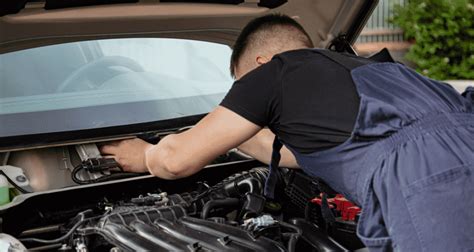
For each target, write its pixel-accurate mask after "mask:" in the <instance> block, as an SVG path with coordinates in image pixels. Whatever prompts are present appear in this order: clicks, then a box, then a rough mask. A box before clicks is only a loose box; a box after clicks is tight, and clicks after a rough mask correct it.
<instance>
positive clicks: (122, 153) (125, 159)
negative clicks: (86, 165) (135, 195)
mask: <svg viewBox="0 0 474 252" xmlns="http://www.w3.org/2000/svg"><path fill="white" fill-rule="evenodd" d="M260 129H261V127H260V126H257V125H256V124H254V123H252V122H250V121H248V120H247V119H245V118H243V117H241V116H239V115H238V114H236V113H234V112H232V111H231V110H229V109H227V108H225V107H222V106H219V107H217V108H216V109H215V110H214V111H213V112H211V113H209V114H208V115H207V116H206V117H204V118H203V119H202V120H201V121H200V122H199V123H198V124H197V125H196V126H194V127H193V128H191V129H189V130H187V131H185V132H183V133H180V134H175V135H169V136H167V137H165V138H163V139H162V140H161V141H160V142H159V143H158V144H157V145H151V144H148V143H146V142H144V141H142V140H140V139H132V140H125V141H121V142H116V143H113V144H109V145H104V146H102V147H101V152H102V153H103V154H105V155H110V156H112V157H114V158H115V159H116V160H117V162H118V163H119V164H120V165H121V166H122V168H123V169H124V170H125V171H131V172H146V171H149V172H150V173H152V174H154V175H155V176H158V177H161V178H165V179H177V178H181V177H186V176H189V175H192V174H194V173H196V172H198V171H199V170H201V169H202V168H203V167H204V166H205V165H207V164H209V163H210V162H211V161H212V160H214V159H215V158H216V157H217V156H219V155H221V154H224V153H225V152H227V151H228V150H229V149H232V148H234V147H236V146H239V145H240V144H242V143H243V142H245V141H246V140H248V139H249V138H250V137H252V136H253V135H255V134H256V133H257V132H258V131H259V130H260Z"/></svg>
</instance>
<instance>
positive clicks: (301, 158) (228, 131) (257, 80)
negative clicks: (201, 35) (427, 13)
mask: <svg viewBox="0 0 474 252" xmlns="http://www.w3.org/2000/svg"><path fill="white" fill-rule="evenodd" d="M313 47H314V46H313V44H312V42H311V39H310V38H309V36H308V34H307V33H306V32H305V31H304V29H303V28H302V27H301V26H300V25H299V24H298V23H297V22H296V21H295V20H293V19H292V18H290V17H288V16H284V15H277V14H272V15H267V16H263V17H260V18H257V19H254V20H253V21H251V22H250V23H249V24H248V25H247V26H246V27H245V28H244V29H243V31H242V33H241V34H240V36H239V37H238V39H237V41H236V43H235V45H234V51H233V54H232V58H231V72H232V75H233V76H234V77H235V78H236V82H235V83H234V84H233V86H232V88H231V90H230V91H229V93H228V94H227V95H226V97H225V98H224V100H223V101H222V103H221V104H220V106H218V107H217V108H216V109H215V110H214V111H212V112H211V113H209V114H208V115H207V116H206V117H204V118H203V119H202V120H201V121H200V122H199V123H198V124H197V125H196V126H195V127H193V128H192V129H190V130H188V131H185V132H183V133H180V134H174V135H169V136H167V137H165V138H163V139H162V140H161V141H160V142H159V143H158V144H157V145H151V144H149V143H146V142H144V141H142V140H140V139H132V140H124V141H120V142H115V143H111V144H108V145H105V146H102V147H101V151H102V153H103V154H105V155H109V156H112V157H114V158H115V159H116V161H117V162H118V163H119V164H120V165H121V166H122V168H123V169H124V170H125V171H130V172H146V171H149V172H150V173H152V174H154V175H156V176H158V177H161V178H164V179H177V178H182V177H186V176H189V175H192V174H194V173H196V172H198V171H199V170H201V169H202V168H203V167H204V166H205V165H207V164H208V163H210V162H211V161H212V160H214V159H215V158H216V157H217V156H219V155H220V154H223V153H226V152H227V151H228V150H229V149H232V148H234V147H236V146H239V149H240V150H241V151H243V152H245V153H247V154H249V155H251V156H253V157H254V158H256V159H258V160H260V161H262V162H265V163H273V165H271V166H270V175H269V178H268V180H267V184H266V188H265V194H266V196H267V197H269V198H273V189H274V185H275V170H274V169H276V166H278V165H277V164H278V159H279V155H278V153H281V160H279V164H280V166H282V167H291V168H299V167H301V169H302V170H303V171H304V172H305V173H307V174H309V175H311V176H313V177H315V178H320V179H322V180H324V181H325V182H326V183H327V184H328V185H329V186H331V187H332V188H333V189H335V190H336V191H338V192H339V193H342V194H343V195H345V196H346V197H347V198H348V199H349V200H351V201H354V202H355V203H356V204H357V205H359V206H361V207H362V214H361V216H360V219H359V222H358V227H357V235H358V236H359V238H360V239H361V240H362V242H363V243H364V244H365V245H366V246H367V247H368V248H369V249H370V250H371V251H379V250H380V251H390V250H400V251H421V250H424V251H466V250H471V249H474V238H473V237H474V214H473V213H474V210H473V209H474V196H473V195H474V101H473V99H474V89H473V88H472V87H470V88H468V89H467V90H466V92H465V93H464V94H463V95H460V94H459V93H457V92H456V91H455V90H454V89H453V88H451V87H450V86H448V85H446V84H443V83H440V82H437V81H434V80H431V79H428V78H426V77H424V76H422V75H420V74H418V73H416V72H414V71H413V70H411V69H409V68H407V67H405V66H403V65H401V64H397V63H390V62H384V63H380V62H375V61H372V60H370V59H366V58H362V57H357V56H354V55H349V54H343V53H336V52H332V51H329V50H323V49H313ZM264 127H268V128H269V129H263V128H264ZM275 135H276V137H275ZM281 146H283V147H282V149H281V151H280V150H279V149H280V148H281ZM272 150H273V153H272ZM272 154H273V155H272ZM191 157H192V158H191ZM272 157H273V162H272V160H271V159H272Z"/></svg>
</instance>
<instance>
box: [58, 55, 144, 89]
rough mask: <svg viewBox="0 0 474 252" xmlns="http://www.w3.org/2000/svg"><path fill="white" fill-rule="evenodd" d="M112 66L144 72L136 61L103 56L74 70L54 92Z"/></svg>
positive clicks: (68, 87)
mask: <svg viewBox="0 0 474 252" xmlns="http://www.w3.org/2000/svg"><path fill="white" fill-rule="evenodd" d="M112 66H120V67H125V68H128V69H130V70H132V71H134V72H144V71H145V70H144V69H143V68H142V67H141V66H140V64H138V63H137V62H136V61H134V60H132V59H130V58H127V57H123V56H104V57H101V58H98V59H96V60H93V61H91V62H89V63H87V64H85V65H83V66H81V67H79V68H78V69H76V70H74V72H72V73H71V74H70V75H69V76H68V77H67V78H66V79H65V80H64V81H63V82H62V83H61V85H59V86H58V88H56V93H61V92H64V91H66V90H68V89H70V88H71V87H72V86H73V84H74V83H79V81H81V80H83V79H85V78H87V77H88V76H89V75H92V74H94V73H95V72H97V71H98V69H106V68H109V67H112ZM99 86H100V83H99V84H96V87H99Z"/></svg>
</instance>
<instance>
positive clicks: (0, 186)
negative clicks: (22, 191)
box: [0, 175, 10, 206]
mask: <svg viewBox="0 0 474 252" xmlns="http://www.w3.org/2000/svg"><path fill="white" fill-rule="evenodd" d="M9 202H10V189H9V186H8V180H7V178H6V177H5V176H4V175H0V206H1V205H5V204H7V203H9Z"/></svg>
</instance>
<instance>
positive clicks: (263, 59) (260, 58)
mask: <svg viewBox="0 0 474 252" xmlns="http://www.w3.org/2000/svg"><path fill="white" fill-rule="evenodd" d="M255 61H256V62H257V64H258V65H259V66H260V65H263V64H265V63H267V62H269V61H270V59H269V58H267V57H266V56H263V55H260V56H257V58H256V59H255Z"/></svg>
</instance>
